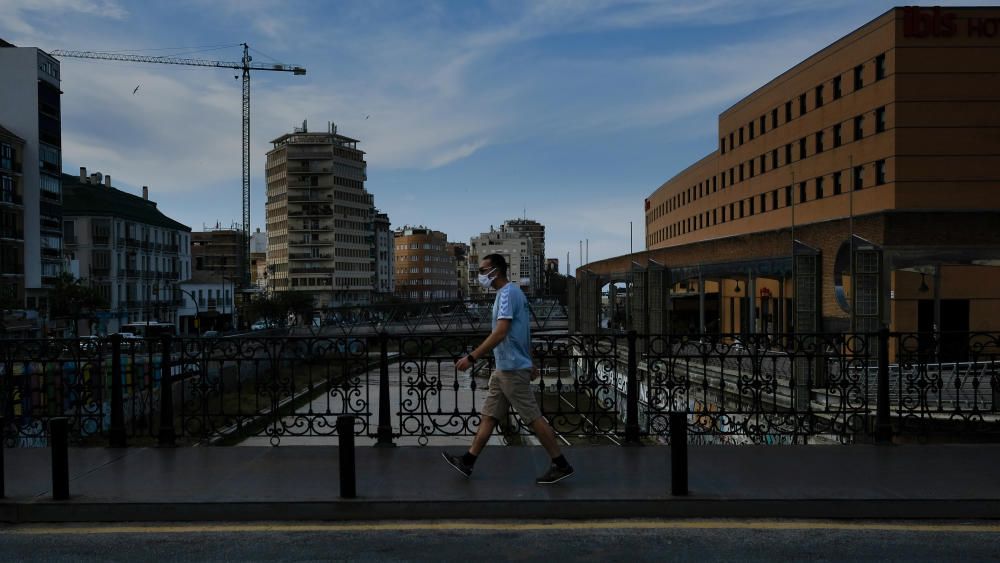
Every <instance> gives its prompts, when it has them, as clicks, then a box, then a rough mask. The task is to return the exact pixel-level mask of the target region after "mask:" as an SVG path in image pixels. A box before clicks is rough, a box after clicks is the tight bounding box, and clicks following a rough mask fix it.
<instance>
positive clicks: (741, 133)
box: [740, 127, 743, 146]
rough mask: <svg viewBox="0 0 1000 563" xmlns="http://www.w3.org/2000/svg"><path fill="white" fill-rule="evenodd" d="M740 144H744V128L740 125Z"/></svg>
mask: <svg viewBox="0 0 1000 563" xmlns="http://www.w3.org/2000/svg"><path fill="white" fill-rule="evenodd" d="M740 146H743V128H742V127H740Z"/></svg>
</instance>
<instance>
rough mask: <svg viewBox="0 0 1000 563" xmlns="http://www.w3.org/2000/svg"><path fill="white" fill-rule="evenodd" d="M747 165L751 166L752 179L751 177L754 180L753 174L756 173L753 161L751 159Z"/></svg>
mask: <svg viewBox="0 0 1000 563" xmlns="http://www.w3.org/2000/svg"><path fill="white" fill-rule="evenodd" d="M747 164H749V165H750V177H751V178H753V173H754V172H753V169H754V166H753V159H752V158H751V159H750V161H749V162H748V163H747Z"/></svg>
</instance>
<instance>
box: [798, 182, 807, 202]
mask: <svg viewBox="0 0 1000 563" xmlns="http://www.w3.org/2000/svg"><path fill="white" fill-rule="evenodd" d="M805 202H806V183H805V182H799V203H805Z"/></svg>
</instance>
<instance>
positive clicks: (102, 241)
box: [91, 235, 111, 246]
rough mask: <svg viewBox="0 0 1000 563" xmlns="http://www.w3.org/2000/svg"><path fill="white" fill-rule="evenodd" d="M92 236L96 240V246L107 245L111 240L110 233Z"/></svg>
mask: <svg viewBox="0 0 1000 563" xmlns="http://www.w3.org/2000/svg"><path fill="white" fill-rule="evenodd" d="M91 238H92V239H93V241H94V246H107V245H108V244H110V242H111V237H109V236H108V235H92V237H91Z"/></svg>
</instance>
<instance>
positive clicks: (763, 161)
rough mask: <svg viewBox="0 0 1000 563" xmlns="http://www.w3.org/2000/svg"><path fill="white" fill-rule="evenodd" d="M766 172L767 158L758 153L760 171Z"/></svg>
mask: <svg viewBox="0 0 1000 563" xmlns="http://www.w3.org/2000/svg"><path fill="white" fill-rule="evenodd" d="M764 172H767V158H766V155H763V154H762V155H760V173H761V174H763V173H764Z"/></svg>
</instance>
